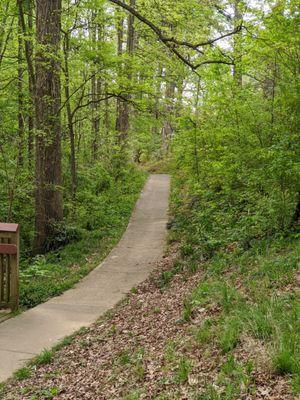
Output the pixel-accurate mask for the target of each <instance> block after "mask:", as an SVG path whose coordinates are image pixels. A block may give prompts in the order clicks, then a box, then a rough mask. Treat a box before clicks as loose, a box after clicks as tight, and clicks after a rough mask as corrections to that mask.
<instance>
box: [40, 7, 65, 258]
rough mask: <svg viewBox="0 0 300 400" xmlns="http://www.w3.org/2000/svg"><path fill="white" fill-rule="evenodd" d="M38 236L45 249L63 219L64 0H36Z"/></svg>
mask: <svg viewBox="0 0 300 400" xmlns="http://www.w3.org/2000/svg"><path fill="white" fill-rule="evenodd" d="M36 7H37V8H36V40H37V54H36V96H35V110H36V168H35V171H36V186H37V187H36V205H35V214H36V224H35V227H36V238H35V244H34V250H35V252H43V251H45V247H46V243H47V239H48V238H52V237H53V235H54V234H55V224H56V223H57V222H59V221H61V220H62V218H63V199H62V189H61V186H62V174H61V120H60V107H61V100H60V95H61V87H60V61H59V60H58V54H59V51H60V28H61V0H51V1H48V0H38V1H37V2H36Z"/></svg>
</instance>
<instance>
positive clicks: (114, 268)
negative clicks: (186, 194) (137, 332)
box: [0, 175, 170, 382]
mask: <svg viewBox="0 0 300 400" xmlns="http://www.w3.org/2000/svg"><path fill="white" fill-rule="evenodd" d="M169 186H170V180H169V176H168V175H151V176H150V177H149V179H148V181H147V183H146V185H145V187H144V189H143V191H142V194H141V196H140V199H139V201H138V202H137V204H136V207H135V210H134V212H133V214H132V217H131V219H130V222H129V225H128V227H127V230H126V232H125V233H124V235H123V237H122V239H121V240H120V242H119V244H118V245H117V246H116V247H115V248H114V249H113V250H112V251H111V253H110V254H109V255H108V257H107V258H106V259H105V260H104V261H103V262H102V264H101V265H100V266H99V267H97V268H96V269H94V270H93V271H92V272H91V273H90V274H89V275H88V276H86V277H85V278H83V279H82V280H81V281H80V283H78V284H77V285H76V286H75V287H74V288H73V289H70V290H68V291H67V292H65V293H64V294H63V295H61V296H59V297H55V298H53V299H51V300H49V301H47V302H46V303H44V304H41V305H39V306H37V307H35V308H32V309H31V310H28V311H26V312H24V313H23V314H20V315H19V316H17V317H15V318H12V319H9V320H7V321H5V322H3V323H1V324H0V382H1V381H4V380H5V379H7V378H9V377H10V376H11V375H12V373H13V372H14V371H15V370H17V369H18V368H21V367H22V366H24V365H25V364H26V362H27V361H28V360H29V359H31V358H33V357H34V356H35V355H37V354H39V353H40V352H41V351H42V350H43V349H45V348H51V347H52V346H53V345H55V344H56V343H57V342H58V341H60V340H61V339H63V338H64V337H65V336H68V335H70V334H72V333H74V332H75V331H76V330H78V329H79V328H81V327H83V326H88V325H90V324H91V323H93V322H94V321H95V320H96V319H97V318H99V317H100V316H101V315H103V314H104V313H105V312H106V311H107V310H109V309H110V308H112V307H113V306H114V305H115V304H116V303H117V302H118V301H120V300H121V299H122V298H123V297H124V295H125V294H126V293H128V292H129V290H130V289H131V288H132V287H134V286H135V285H137V284H138V283H140V282H142V281H143V280H144V279H146V278H147V276H148V275H149V273H150V271H151V270H152V268H153V266H154V265H155V262H156V261H157V260H158V259H159V258H160V257H161V256H162V254H163V247H164V240H165V233H166V223H167V211H168V198H169Z"/></svg>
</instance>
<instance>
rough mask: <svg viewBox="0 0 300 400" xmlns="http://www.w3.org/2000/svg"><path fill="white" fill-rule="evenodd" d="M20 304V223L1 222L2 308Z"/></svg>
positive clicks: (0, 268) (0, 292)
mask: <svg viewBox="0 0 300 400" xmlns="http://www.w3.org/2000/svg"><path fill="white" fill-rule="evenodd" d="M18 305H19V225H17V224H2V223H0V309H11V310H12V311H15V310H17V308H18Z"/></svg>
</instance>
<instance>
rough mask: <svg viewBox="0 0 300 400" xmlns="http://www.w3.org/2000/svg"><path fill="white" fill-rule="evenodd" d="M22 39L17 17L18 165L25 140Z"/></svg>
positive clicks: (20, 162) (21, 157)
mask: <svg viewBox="0 0 300 400" xmlns="http://www.w3.org/2000/svg"><path fill="white" fill-rule="evenodd" d="M23 75H24V68H23V39H22V25H21V18H20V16H19V25H18V131H19V151H18V163H19V165H20V166H21V165H23V161H24V159H23V147H24V139H25V124H24V89H23Z"/></svg>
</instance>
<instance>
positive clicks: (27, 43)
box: [17, 0, 35, 166]
mask: <svg viewBox="0 0 300 400" xmlns="http://www.w3.org/2000/svg"><path fill="white" fill-rule="evenodd" d="M17 3H18V8H19V24H20V26H21V28H22V31H23V36H24V48H25V57H26V62H27V69H28V88H29V101H28V103H29V104H28V163H29V166H31V163H32V159H33V141H34V138H33V136H34V134H33V132H34V98H35V71H34V64H33V45H32V39H31V36H32V31H33V4H32V0H17ZM25 5H26V9H27V12H28V24H27V26H26V21H25V15H24V6H25Z"/></svg>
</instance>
